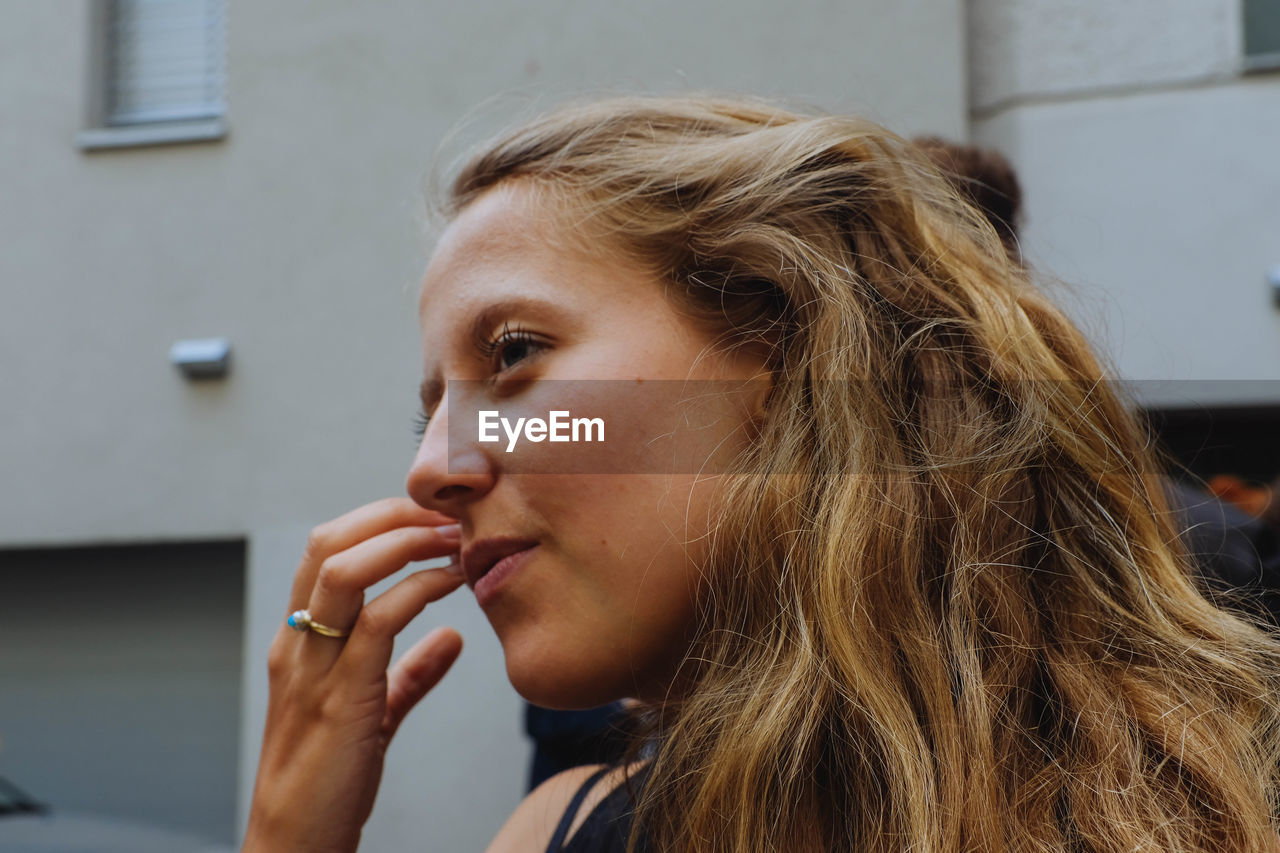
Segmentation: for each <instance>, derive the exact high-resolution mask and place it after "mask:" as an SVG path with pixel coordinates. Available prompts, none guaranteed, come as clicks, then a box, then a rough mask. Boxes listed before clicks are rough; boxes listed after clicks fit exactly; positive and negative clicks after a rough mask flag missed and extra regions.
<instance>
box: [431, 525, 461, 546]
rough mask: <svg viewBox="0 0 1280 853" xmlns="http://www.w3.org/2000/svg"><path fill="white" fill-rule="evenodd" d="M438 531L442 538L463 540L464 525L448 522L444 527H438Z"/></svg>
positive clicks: (451, 540)
mask: <svg viewBox="0 0 1280 853" xmlns="http://www.w3.org/2000/svg"><path fill="white" fill-rule="evenodd" d="M436 533H437V534H439V536H440V538H441V539H444V540H445V541H447V542H461V541H462V525H461V524H446V525H445V526H443V527H437V528H436Z"/></svg>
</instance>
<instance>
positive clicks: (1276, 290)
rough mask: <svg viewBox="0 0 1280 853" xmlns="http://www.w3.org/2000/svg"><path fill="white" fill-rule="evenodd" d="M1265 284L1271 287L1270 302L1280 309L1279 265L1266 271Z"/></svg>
mask: <svg viewBox="0 0 1280 853" xmlns="http://www.w3.org/2000/svg"><path fill="white" fill-rule="evenodd" d="M1267 283H1268V284H1270V285H1271V301H1272V302H1274V303H1275V306H1276V307H1277V308H1280V264H1278V265H1276V266H1274V267H1272V268H1271V269H1270V270H1268V271H1267Z"/></svg>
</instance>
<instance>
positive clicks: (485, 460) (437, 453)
mask: <svg viewBox="0 0 1280 853" xmlns="http://www.w3.org/2000/svg"><path fill="white" fill-rule="evenodd" d="M496 476H497V472H496V471H495V470H494V467H493V465H492V462H491V461H490V459H489V457H488V455H486V454H485V453H484V452H482V451H481V450H480V448H479V447H477V446H476V444H475V443H474V442H472V441H466V440H465V439H464V438H463V437H462V436H460V435H452V436H451V434H450V432H449V412H448V408H447V407H446V406H445V404H444V402H441V403H440V405H439V406H437V407H436V413H435V415H434V416H433V417H432V418H431V420H430V421H429V422H428V423H427V430H426V432H425V433H424V434H423V436H422V444H421V445H419V446H418V454H417V456H415V457H414V460H413V465H412V466H411V467H410V468H409V477H408V480H407V481H406V482H405V489H406V490H407V491H408V493H409V497H411V498H413V500H414V502H415V503H417V504H418V505H419V506H422V507H424V508H426V509H433V510H436V511H437V512H442V513H444V514H445V515H450V516H453V517H455V518H461V517H462V513H463V511H464V508H465V506H466V505H467V504H471V503H474V502H475V501H477V500H479V499H480V498H482V497H484V496H485V495H486V494H488V493H489V491H490V490H491V489H493V484H494V481H495V479H496Z"/></svg>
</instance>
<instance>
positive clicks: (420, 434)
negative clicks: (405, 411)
mask: <svg viewBox="0 0 1280 853" xmlns="http://www.w3.org/2000/svg"><path fill="white" fill-rule="evenodd" d="M430 422H431V418H430V417H429V416H428V415H427V414H426V413H425V412H422V411H419V412H418V413H417V414H416V415H414V416H413V437H414V438H416V439H417V440H418V443H419V444H421V443H422V439H423V438H425V437H426V435H427V424H428V423H430Z"/></svg>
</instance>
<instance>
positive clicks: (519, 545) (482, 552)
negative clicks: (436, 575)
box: [462, 538, 538, 589]
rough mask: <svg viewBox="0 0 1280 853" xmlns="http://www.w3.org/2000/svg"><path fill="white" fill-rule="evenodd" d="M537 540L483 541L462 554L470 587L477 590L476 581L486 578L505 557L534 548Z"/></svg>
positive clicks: (503, 539) (464, 571) (463, 567)
mask: <svg viewBox="0 0 1280 853" xmlns="http://www.w3.org/2000/svg"><path fill="white" fill-rule="evenodd" d="M537 544H538V540H536V539H507V538H502V539H481V540H480V541H478V542H476V543H474V544H473V545H471V547H469V548H466V549H464V550H463V552H462V572H463V574H464V575H465V576H466V578H467V584H468V586H470V587H472V588H473V589H474V588H475V585H476V581H478V580H480V578H482V577H484V576H485V575H486V574H487V573H488V572H489V570H490V569H492V568H493V567H494V565H495V564H496V563H497V562H498V561H499V560H501V559H502V558H503V557H508V556H510V555H512V554H516V553H519V552H520V551H524V550H527V549H529V548H532V547H533V546H534V545H537Z"/></svg>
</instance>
